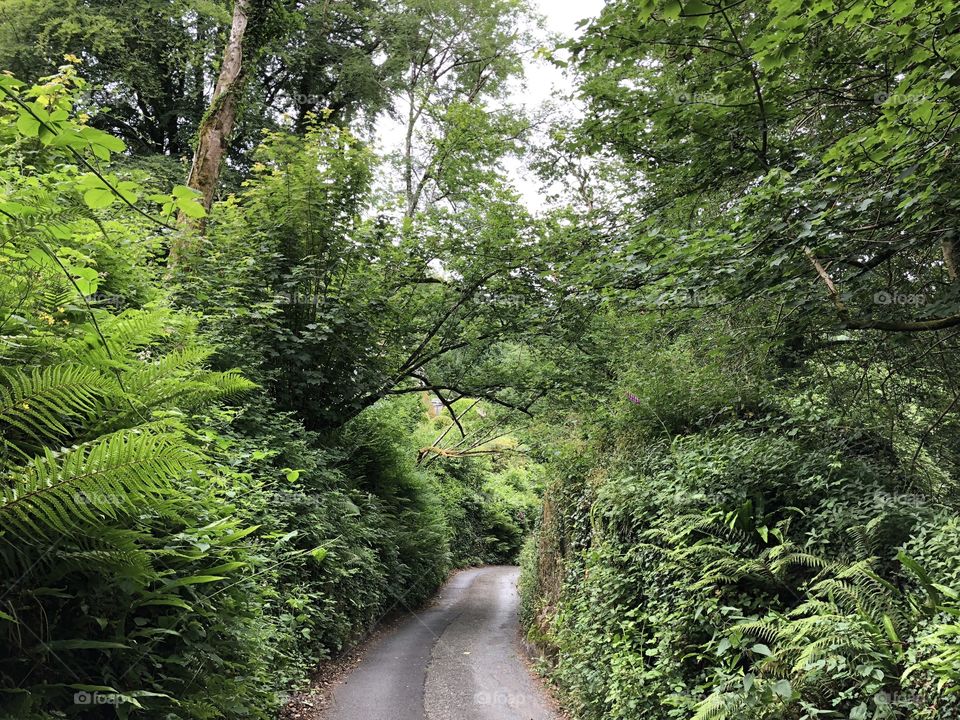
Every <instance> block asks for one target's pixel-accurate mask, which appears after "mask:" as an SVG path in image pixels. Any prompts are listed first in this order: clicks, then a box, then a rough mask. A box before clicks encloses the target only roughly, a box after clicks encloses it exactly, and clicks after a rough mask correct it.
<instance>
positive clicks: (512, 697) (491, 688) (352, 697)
mask: <svg viewBox="0 0 960 720" xmlns="http://www.w3.org/2000/svg"><path fill="white" fill-rule="evenodd" d="M518 574H519V570H518V569H517V568H515V567H484V568H477V569H471V570H463V571H461V572H459V573H457V574H456V575H454V576H453V578H452V579H451V580H450V581H449V582H447V584H446V585H444V586H443V588H442V590H441V591H440V594H439V597H438V599H437V601H436V602H435V603H434V604H433V605H432V606H430V607H429V608H427V609H425V610H423V611H421V612H418V613H415V614H411V617H408V618H406V619H405V620H403V621H402V622H401V623H399V624H398V625H396V626H395V627H393V628H391V629H390V630H389V631H388V632H386V633H385V634H384V635H383V636H382V637H380V638H379V639H378V640H376V641H375V642H374V643H373V645H371V646H370V647H369V648H368V649H367V650H366V652H365V654H364V655H363V658H362V660H361V662H360V664H359V665H358V666H357V667H356V668H354V669H353V670H352V671H351V672H350V673H349V674H348V675H346V676H345V677H344V678H343V679H342V680H341V681H340V682H339V683H338V684H337V685H336V687H335V688H334V690H333V696H332V702H331V704H330V706H329V708H328V709H327V711H326V712H325V714H323V716H322V717H323V719H324V720H557V719H558V716H557V715H556V714H555V713H554V712H553V711H552V710H550V707H551V705H550V701H549V700H548V699H547V697H546V695H545V694H544V692H543V690H542V689H541V688H540V686H539V685H538V683H537V681H536V680H534V678H533V677H531V675H530V672H529V671H528V669H527V667H526V665H525V664H524V662H523V660H522V659H521V656H520V653H521V652H522V651H521V649H520V646H519V633H518V628H517V602H518V598H517V590H516V583H517V576H518Z"/></svg>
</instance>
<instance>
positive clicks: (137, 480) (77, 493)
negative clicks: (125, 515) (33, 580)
mask: <svg viewBox="0 0 960 720" xmlns="http://www.w3.org/2000/svg"><path fill="white" fill-rule="evenodd" d="M199 460H200V458H199V456H198V455H197V453H196V452H195V451H194V450H192V449H191V448H189V447H188V446H187V445H186V443H185V442H184V441H183V440H182V439H181V438H179V437H177V436H175V435H172V434H170V433H152V432H149V431H144V430H142V429H133V430H121V431H118V432H116V433H113V434H112V435H108V436H106V437H104V438H101V439H99V440H97V441H95V442H92V443H89V444H87V445H83V446H80V447H77V448H73V449H71V450H67V451H65V452H62V453H54V452H52V451H51V450H49V449H45V450H44V453H43V455H41V456H39V457H37V458H35V459H34V460H32V461H31V462H30V463H29V464H27V465H26V466H24V467H22V468H19V469H17V470H15V471H14V472H13V473H12V474H11V478H10V481H9V482H8V483H6V484H5V485H4V486H3V487H0V520H2V524H0V525H2V528H3V530H2V532H3V533H4V534H9V535H12V536H15V537H17V538H19V539H21V540H23V541H34V540H36V539H37V538H38V537H41V538H49V536H51V535H65V534H69V533H70V532H72V531H74V530H76V528H77V527H78V526H79V525H81V524H88V525H89V524H93V525H96V524H99V523H100V522H101V521H102V518H103V516H107V517H110V518H115V517H117V515H118V513H119V512H123V511H126V510H130V509H134V508H135V507H136V500H137V499H138V498H141V497H143V496H152V497H156V496H160V495H162V494H163V492H164V490H165V489H166V488H168V487H170V486H171V485H172V484H173V483H174V482H176V481H177V480H178V479H180V478H181V477H183V476H184V475H185V474H186V473H188V472H191V471H194V470H196V469H197V467H198V464H199Z"/></svg>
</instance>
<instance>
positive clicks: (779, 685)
mask: <svg viewBox="0 0 960 720" xmlns="http://www.w3.org/2000/svg"><path fill="white" fill-rule="evenodd" d="M773 692H775V693H776V694H777V695H779V696H780V697H782V698H783V699H784V700H789V699H790V698H791V697H793V688H792V687H791V686H790V681H789V680H777V681H776V682H775V683H774V684H773Z"/></svg>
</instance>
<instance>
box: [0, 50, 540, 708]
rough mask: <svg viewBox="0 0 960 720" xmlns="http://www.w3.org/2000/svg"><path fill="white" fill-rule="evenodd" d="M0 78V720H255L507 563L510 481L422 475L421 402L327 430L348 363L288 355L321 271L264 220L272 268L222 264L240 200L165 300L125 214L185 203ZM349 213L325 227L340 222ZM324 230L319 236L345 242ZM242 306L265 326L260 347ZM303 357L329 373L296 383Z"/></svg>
mask: <svg viewBox="0 0 960 720" xmlns="http://www.w3.org/2000/svg"><path fill="white" fill-rule="evenodd" d="M0 82H3V83H4V86H5V87H6V88H8V89H9V90H10V91H11V93H12V95H11V96H10V97H8V99H7V100H5V101H3V102H2V103H0V143H2V145H3V147H4V148H5V152H4V153H3V156H2V158H3V159H2V164H0V212H2V216H3V217H2V224H0V233H2V237H0V242H2V248H0V263H2V265H0V267H2V280H0V330H2V344H0V360H2V368H0V426H2V430H3V440H2V446H0V465H2V472H3V480H2V482H0V518H2V530H0V563H2V573H0V578H2V579H0V716H2V717H4V718H7V717H10V718H17V720H27V719H29V718H54V717H116V716H120V717H127V716H128V715H131V714H132V713H138V714H139V715H140V716H146V717H156V718H165V719H166V720H172V719H174V718H191V719H195V718H215V717H230V718H241V717H242V718H252V717H264V718H266V717H273V716H275V714H276V712H277V710H278V707H279V704H280V702H281V700H282V697H283V694H284V693H285V692H287V691H289V690H291V689H293V688H295V687H298V686H300V685H302V684H303V683H304V682H305V681H306V680H307V678H308V676H309V673H310V672H311V671H312V670H313V669H314V668H315V667H316V665H317V663H318V662H319V661H321V660H323V659H324V658H328V657H331V656H332V655H335V654H336V653H337V652H339V651H341V650H342V649H343V648H345V647H347V646H349V645H350V644H351V643H353V642H355V641H356V640H358V639H359V638H361V637H362V636H363V634H364V633H365V632H367V631H368V630H369V629H370V628H371V627H372V626H373V625H374V624H375V623H376V622H377V621H378V620H379V619H380V618H382V617H383V616H384V615H385V614H387V613H389V612H391V611H400V610H404V609H406V608H413V607H416V606H417V605H418V604H419V603H421V602H422V601H423V600H424V599H425V598H427V597H429V596H430V595H431V593H432V592H433V591H434V590H435V589H436V588H437V587H438V585H439V584H440V583H441V582H442V581H443V580H444V579H445V577H446V575H447V573H448V572H449V571H450V570H451V569H453V568H456V567H461V566H466V565H472V564H481V563H488V562H494V563H496V562H501V563H503V562H510V561H511V560H512V559H513V558H514V557H515V556H516V554H517V552H518V550H519V547H520V543H521V541H522V535H523V533H524V532H525V530H526V529H527V527H528V525H529V523H530V521H531V518H532V517H533V515H534V509H535V507H536V502H537V499H536V495H535V486H536V477H534V476H533V475H531V470H530V469H528V467H527V464H526V463H525V462H523V461H522V460H513V459H503V458H497V457H476V458H464V459H461V460H457V461H451V460H448V459H446V458H444V457H433V458H431V459H430V460H429V461H428V462H421V463H419V464H418V462H417V451H418V450H419V449H420V448H421V447H422V446H428V445H430V444H431V443H432V442H433V440H434V437H435V436H436V434H437V433H438V432H442V431H443V430H444V429H445V428H448V427H449V426H450V424H451V422H450V420H449V416H448V414H447V415H446V416H440V417H436V418H429V417H428V414H427V407H428V405H429V404H428V403H425V402H424V400H423V398H421V395H424V393H416V392H414V393H409V394H403V395H401V396H395V397H390V398H385V399H382V400H380V401H379V402H375V403H370V404H369V406H368V407H367V408H366V409H365V410H364V411H362V412H354V413H352V414H351V416H350V417H347V418H344V419H343V421H342V422H339V423H335V424H334V423H331V422H330V415H329V413H330V412H331V409H335V408H337V407H338V405H339V403H338V402H337V400H336V399H331V397H330V394H331V393H335V392H338V391H340V390H342V389H343V388H344V382H345V381H344V378H347V377H352V376H355V375H356V373H357V368H358V367H359V366H358V365H357V363H358V360H357V359H356V358H350V357H347V356H346V355H345V354H341V355H337V354H336V353H333V354H324V355H323V357H329V358H330V359H331V362H334V361H335V362H336V363H337V366H336V368H323V367H321V366H320V365H321V361H320V360H317V359H316V358H317V356H316V355H315V356H314V361H312V362H311V361H310V359H309V352H310V350H309V349H308V350H306V351H305V350H304V349H303V348H301V347H294V348H293V350H292V351H291V346H292V344H293V343H295V342H296V341H297V339H298V338H302V337H304V336H305V335H307V334H309V333H308V332H305V333H299V332H298V329H297V325H296V324H295V323H300V322H304V321H303V318H302V316H300V315H298V316H296V317H294V318H291V317H290V315H289V310H290V303H289V296H288V295H286V294H285V291H287V290H289V289H290V288H292V287H293V288H295V286H296V282H297V281H299V280H302V279H304V278H307V280H306V281H307V282H313V281H314V280H315V278H316V277H317V274H316V273H315V272H311V271H312V270H316V268H315V266H311V265H310V263H311V262H314V260H315V256H314V255H310V254H309V249H307V250H304V249H302V248H295V247H291V246H289V245H288V246H283V243H284V235H283V232H282V231H281V229H278V228H277V227H274V228H273V232H272V233H271V234H270V236H269V237H270V239H271V240H272V241H273V242H276V243H277V244H278V245H279V246H281V247H280V248H279V249H278V250H277V252H276V253H274V254H269V255H267V254H264V255H261V256H260V257H259V258H257V260H256V261H251V262H246V259H247V258H249V257H253V256H251V255H247V256H246V257H245V258H244V261H245V265H244V267H245V269H246V272H242V273H241V272H237V274H236V275H233V276H231V275H230V273H229V272H227V263H228V262H229V261H230V258H229V254H228V253H229V250H230V248H231V245H230V239H229V238H228V237H226V233H227V230H228V229H231V228H232V229H233V230H234V231H235V232H236V233H244V234H245V233H247V232H248V227H247V226H245V225H241V226H237V225H231V223H232V222H234V221H233V219H232V217H231V215H230V213H232V212H241V211H242V212H247V211H248V209H249V208H250V207H251V206H254V207H255V203H256V200H255V199H254V198H251V199H249V200H248V201H246V203H244V204H241V205H238V206H236V207H237V208H238V209H233V208H225V209H224V211H223V214H224V220H223V222H222V223H221V224H220V225H218V226H217V227H218V228H219V229H218V232H220V233H222V234H221V235H220V236H219V237H221V238H222V239H223V250H224V256H218V257H217V258H216V262H217V263H219V264H220V267H221V268H222V269H223V272H221V273H219V274H218V275H217V276H216V278H215V282H213V283H211V282H209V279H210V278H209V277H204V275H203V273H204V272H206V271H207V270H208V267H207V266H204V265H203V264H198V266H197V268H196V269H195V270H193V271H191V273H192V274H188V273H187V271H186V270H184V271H183V274H182V275H181V280H182V281H181V282H179V283H170V281H169V275H168V274H166V273H167V271H165V269H164V267H163V265H162V263H161V262H160V260H162V256H161V255H160V250H161V245H160V240H159V237H158V235H157V234H156V230H157V223H156V222H154V221H151V220H149V219H147V218H145V217H143V216H140V215H138V214H136V213H134V212H133V210H132V209H130V208H129V207H123V206H122V203H121V200H123V199H134V198H135V197H136V196H137V195H140V194H142V193H149V192H152V193H153V195H154V196H155V203H156V205H155V206H154V207H155V208H156V212H157V214H158V216H163V214H164V213H166V218H167V219H169V218H170V213H171V211H172V210H173V209H174V207H175V206H179V207H180V208H181V209H182V208H184V207H186V208H187V209H188V211H189V212H194V210H193V209H192V208H191V207H190V205H189V203H192V202H193V197H194V195H193V193H192V192H191V191H189V190H186V189H185V188H177V189H175V190H174V191H173V193H172V194H170V195H166V194H165V193H166V191H163V190H159V189H155V188H150V187H148V186H149V185H150V184H151V183H154V182H155V180H154V178H152V177H145V176H143V175H142V173H138V172H137V171H135V170H123V169H118V170H117V172H118V173H119V174H118V175H113V174H107V171H106V170H99V171H96V172H94V171H93V170H90V168H91V167H93V162H91V160H93V161H95V162H96V163H97V164H98V165H100V164H101V161H103V160H104V159H106V158H109V156H110V155H111V154H112V153H115V152H118V151H120V150H121V149H122V144H119V143H118V141H116V140H115V139H114V138H112V137H110V136H109V135H106V134H105V133H103V132H101V131H98V130H94V129H93V128H91V127H89V126H88V125H86V124H85V122H84V119H83V118H77V117H76V116H75V115H74V113H73V102H74V92H75V87H76V86H77V85H79V84H80V81H79V80H77V78H76V76H75V74H74V72H73V68H72V67H69V66H67V67H65V68H63V69H62V72H61V73H60V74H59V75H57V76H54V77H52V78H48V79H47V81H46V82H45V83H44V84H43V85H41V86H37V87H35V88H33V89H30V88H26V87H21V86H20V85H19V84H18V83H16V82H15V81H13V80H12V79H11V78H7V77H4V78H3V79H2V80H0ZM14 97H19V98H22V100H21V102H24V103H29V104H28V105H22V106H21V105H19V104H18V103H17V102H15V101H14V99H13V98H14ZM24 107H26V108H28V109H29V111H32V112H33V113H36V114H38V115H40V116H41V117H42V118H43V119H44V124H40V123H39V122H33V121H32V120H31V118H32V115H31V112H29V111H28V110H24ZM24 118H27V119H26V120H25V119H24ZM41 128H43V130H41ZM51 128H52V132H51ZM329 132H330V133H332V134H333V135H337V134H338V133H339V132H340V131H339V130H331V131H329ZM54 135H55V136H56V137H57V138H59V139H58V140H56V141H53V142H51V140H52V137H53V136H54ZM329 152H334V150H330V151H329ZM306 157H307V158H308V159H307V160H306V161H305V162H307V163H309V162H310V159H309V158H310V156H309V155H307V156H306ZM347 161H349V158H348V160H347ZM101 167H102V166H101ZM338 171H339V170H338ZM343 172H348V171H347V170H344V171H343ZM358 173H360V176H362V166H360V167H359V169H358ZM291 174H292V171H291ZM286 179H287V183H288V185H289V183H290V175H288V176H287V178H286ZM141 180H142V181H143V182H142V183H141V182H140V181H141ZM84 183H86V185H84ZM107 183H109V184H110V185H113V187H114V188H115V189H113V190H112V189H110V188H109V187H107V186H106V184H107ZM358 183H359V184H358V185H357V186H356V187H355V188H353V190H352V191H350V192H354V193H355V194H357V196H358V197H360V196H362V192H363V185H362V180H358ZM78 187H79V190H78ZM268 191H269V192H272V190H271V189H270V188H267V189H266V190H264V192H268ZM256 192H257V190H256V189H252V190H251V193H256ZM85 193H86V195H85ZM98 193H99V195H98ZM328 200H329V198H328ZM359 201H360V200H357V202H359ZM304 202H307V201H304ZM165 203H169V205H168V206H167V207H166V208H164V207H163V206H164V204H165ZM341 203H342V198H337V199H336V202H333V203H332V204H330V203H328V204H327V205H326V206H325V207H326V208H327V211H328V215H329V213H330V212H333V213H334V214H335V216H336V218H345V219H344V222H352V221H353V213H352V212H351V211H350V210H349V208H345V207H344V205H343V204H341ZM101 205H102V206H113V207H112V210H111V212H110V215H109V216H108V217H103V216H98V214H97V213H96V212H95V211H96V209H97V208H99V207H101ZM285 209H286V211H287V212H288V213H292V214H295V213H296V212H297V210H298V207H297V205H296V201H295V200H294V199H290V201H289V202H288V203H287V205H285ZM299 209H300V210H301V211H302V212H303V213H304V214H307V213H309V212H310V211H311V210H316V208H315V207H307V208H306V209H303V208H302V207H301V208H299ZM200 213H202V210H201V211H200ZM302 217H304V216H303V215H301V218H302ZM261 219H262V217H261ZM313 220H314V222H318V221H320V219H319V218H314V219H313ZM328 220H329V217H328V216H324V218H323V219H322V222H320V223H319V224H316V225H315V227H318V228H320V227H322V228H324V229H325V230H327V231H328V232H331V231H334V232H339V231H341V230H342V229H343V228H342V227H340V228H336V227H334V223H333V222H328ZM309 224H310V218H309V217H307V219H306V220H301V221H299V224H297V225H296V227H295V228H294V229H293V230H292V231H291V232H296V233H302V232H303V231H304V228H305V227H308V226H309ZM331 228H332V230H331ZM181 232H189V231H181ZM234 237H236V236H234ZM288 237H289V236H288ZM327 237H329V236H327ZM321 240H322V238H321V239H319V240H317V242H320V241H321ZM305 256H306V258H307V259H304V257H305ZM331 262H339V263H342V262H343V258H336V259H335V260H332V261H331ZM338 267H342V265H340V266H338ZM271 273H274V274H272V275H271ZM284 282H286V285H284ZM357 282H358V283H362V282H363V279H358V280H357ZM314 289H315V290H316V286H314ZM320 291H321V292H322V291H323V290H322V289H321V290H320ZM327 292H329V293H330V294H331V295H333V292H332V291H330V290H327ZM253 294H256V295H257V296H258V299H257V300H256V301H255V302H252V301H251V295H253ZM348 296H349V293H347V292H342V293H341V294H340V295H339V296H338V297H339V298H341V299H342V298H347V297H348ZM255 303H258V304H255ZM346 305H347V303H346V301H345V300H344V301H342V302H336V301H334V300H331V302H330V303H328V304H327V305H326V306H322V307H321V309H322V310H326V311H327V312H328V313H329V315H328V316H327V320H328V321H330V322H331V323H332V324H334V325H335V326H336V327H343V328H344V330H343V331H342V333H341V334H340V335H338V334H337V330H336V329H330V328H329V327H328V328H327V334H326V336H325V342H326V343H327V344H326V345H325V346H324V351H325V353H329V351H330V346H331V345H335V344H336V343H338V342H339V343H341V346H342V347H344V348H346V347H347V346H349V345H350V343H356V342H358V341H359V340H358V336H357V334H356V332H357V325H355V324H352V323H351V322H348V321H349V320H350V316H349V313H350V311H351V308H349V307H346ZM310 307H311V308H312V310H313V311H316V309H317V305H316V304H315V303H314V304H311V305H310ZM241 308H243V309H244V310H245V311H247V312H249V311H250V310H251V308H252V310H253V312H254V313H257V312H259V313H262V318H263V321H262V322H260V323H259V324H254V325H250V324H249V323H247V324H246V325H245V326H244V327H246V328H248V329H250V330H251V331H252V332H244V333H241V332H239V328H240V327H241V326H240V325H238V324H237V321H238V320H239V321H240V322H241V323H246V320H245V319H244V318H245V316H244V314H243V313H242V312H241ZM353 309H354V310H355V309H356V306H354V307H353ZM285 313H286V314H285ZM331 317H332V320H331V319H330V318H331ZM246 318H247V320H248V319H249V316H246ZM354 319H356V318H354ZM314 320H316V318H314ZM361 329H362V328H361ZM278 336H282V338H283V339H282V340H278ZM286 352H296V353H298V355H297V360H294V359H293V358H292V357H288V358H286V359H285V358H284V357H283V355H284V353H286ZM305 353H306V354H305ZM307 365H309V366H310V367H312V372H314V373H323V372H325V373H326V376H325V377H324V378H322V379H320V380H317V381H316V382H313V383H312V384H311V380H310V379H309V378H304V377H303V375H302V373H303V372H304V370H303V368H304V367H305V366H307ZM212 368H219V369H212ZM361 369H362V368H361ZM334 372H337V373H340V376H339V379H338V377H337V376H335V375H334ZM291 378H293V379H291ZM289 387H297V388H300V389H301V390H304V391H307V392H304V394H303V396H292V395H291V393H290V392H289V391H288V390H287V389H286V388H289ZM330 388H333V390H331V389H330ZM325 393H326V394H325ZM464 403H466V400H463V401H459V402H458V403H457V408H458V410H457V412H458V414H461V415H463V414H465V413H463V410H464V409H465V408H464V407H463V406H464ZM479 407H480V408H482V407H483V406H482V405H481V406H479ZM484 415H485V416H486V417H487V418H488V419H492V418H494V417H495V415H496V411H495V410H494V409H493V408H488V409H487V411H486V412H485V413H484ZM473 421H475V419H474V418H473V417H467V418H463V417H461V422H462V423H464V424H468V423H469V422H473Z"/></svg>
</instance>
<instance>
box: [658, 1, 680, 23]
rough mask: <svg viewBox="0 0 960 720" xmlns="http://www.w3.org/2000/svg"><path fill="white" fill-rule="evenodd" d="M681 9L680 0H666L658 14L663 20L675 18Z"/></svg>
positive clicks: (678, 15)
mask: <svg viewBox="0 0 960 720" xmlns="http://www.w3.org/2000/svg"><path fill="white" fill-rule="evenodd" d="M682 9H683V6H682V5H681V4H680V0H667V2H666V3H664V6H663V9H662V10H661V11H660V14H661V16H663V18H664V19H665V20H677V19H678V18H679V17H680V11H681V10H682Z"/></svg>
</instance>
